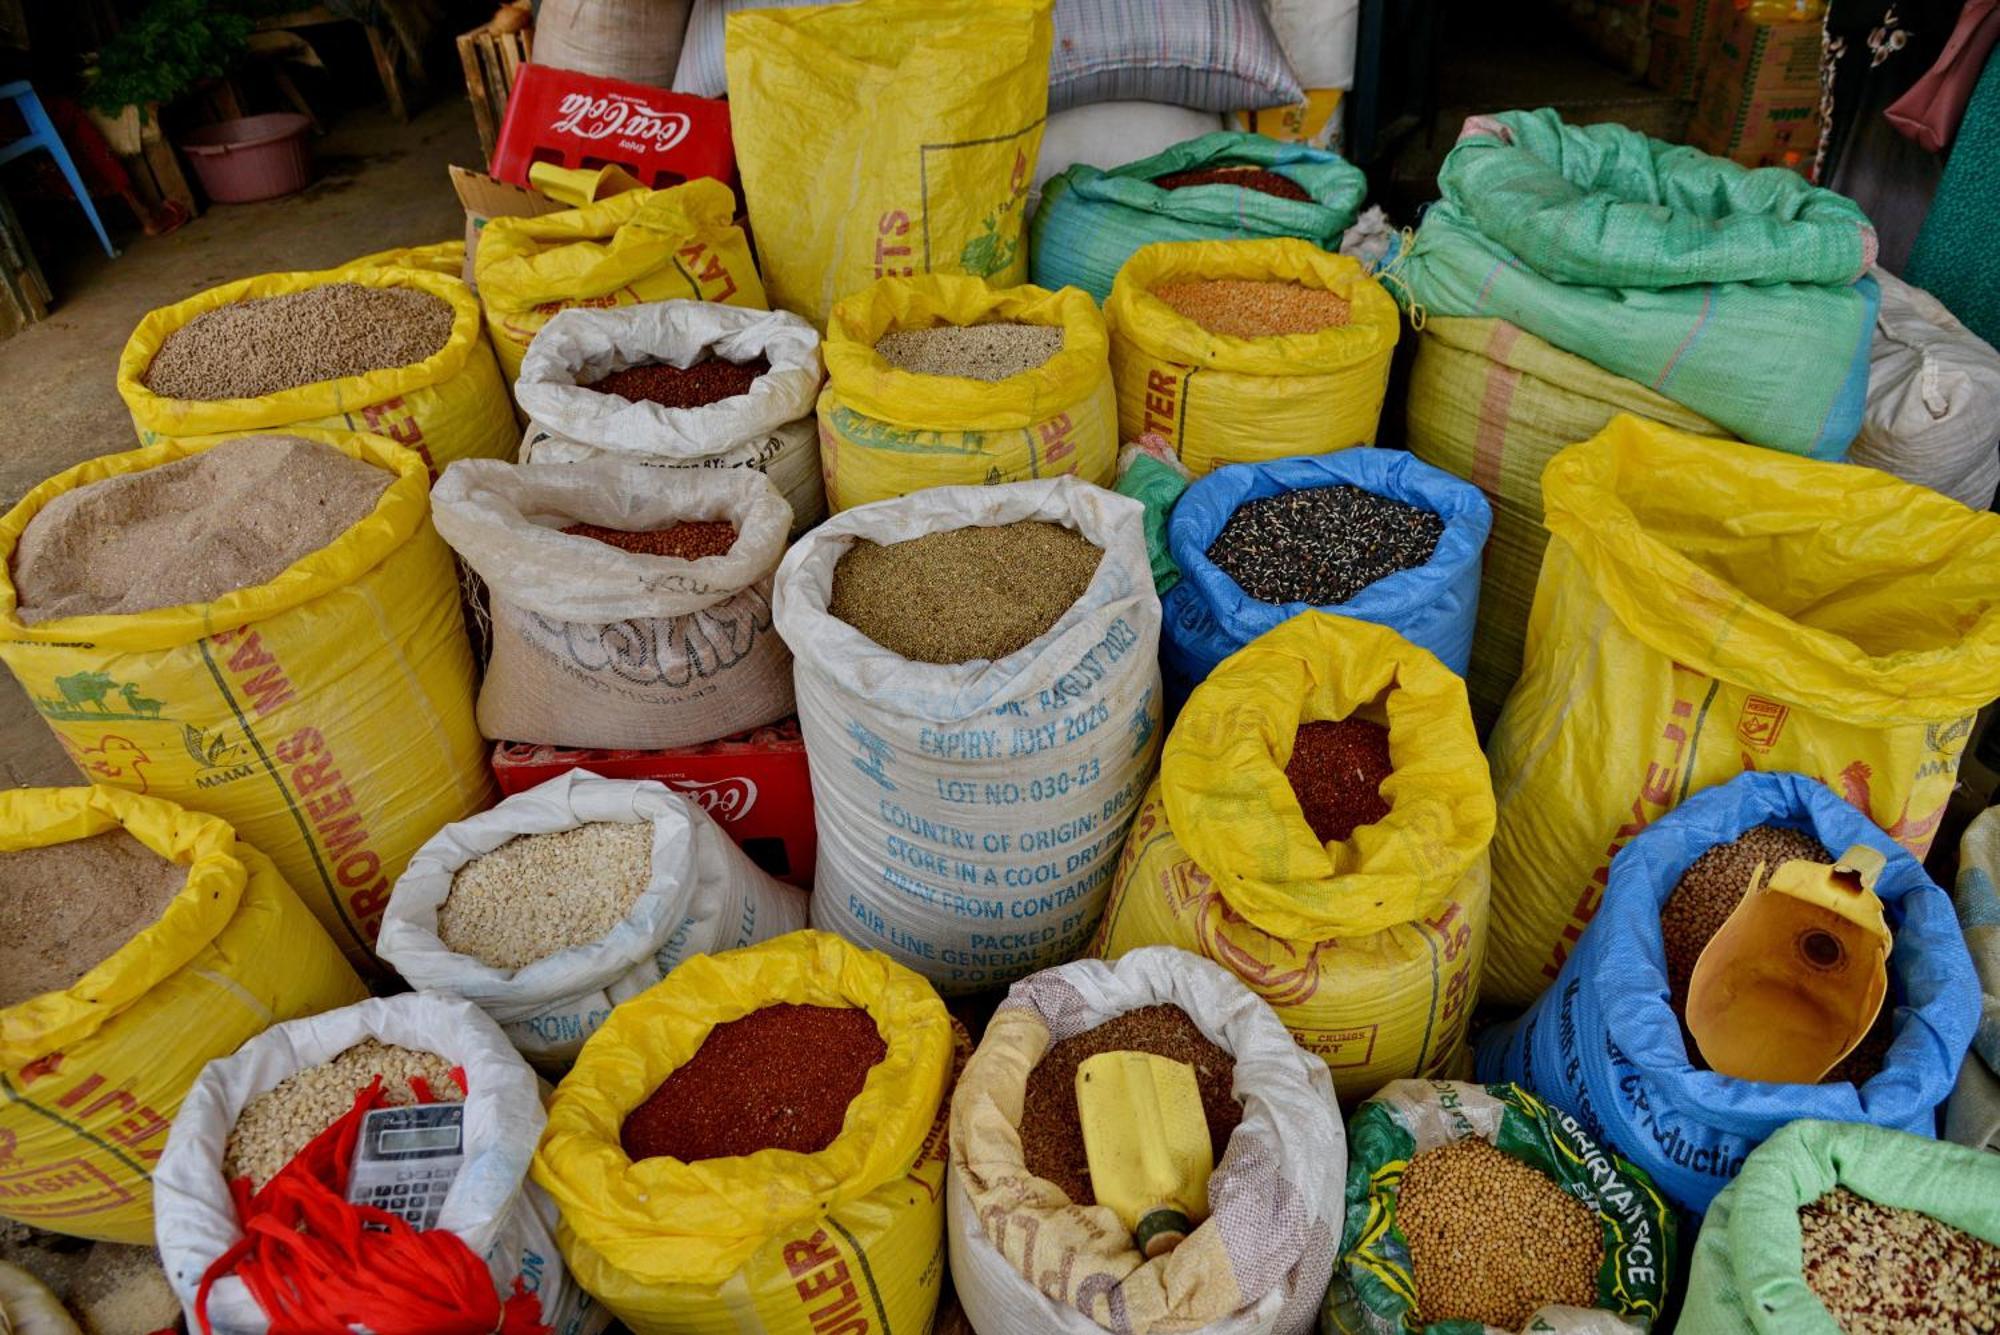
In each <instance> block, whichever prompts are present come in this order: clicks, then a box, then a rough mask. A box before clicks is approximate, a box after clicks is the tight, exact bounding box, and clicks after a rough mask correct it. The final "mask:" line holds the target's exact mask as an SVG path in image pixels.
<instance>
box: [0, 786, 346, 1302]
mask: <svg viewBox="0 0 2000 1335" xmlns="http://www.w3.org/2000/svg"><path fill="white" fill-rule="evenodd" d="M0 929H4V930H0V1002H4V1003H5V1009H0V1076H4V1079H5V1082H6V1089H7V1096H8V1097H7V1099H6V1101H5V1102H0V1145H4V1147H5V1151H6V1153H5V1155H4V1159H5V1163H6V1174H5V1177H4V1179H0V1180H4V1183H5V1185H4V1187H0V1215H5V1216H6V1217H7V1218H9V1219H15V1220H19V1221H21V1222H22V1223H27V1224H33V1225H34V1226H36V1227H37V1228H45V1229H50V1230H52V1231H55V1232H58V1233H71V1234H75V1235H77V1236H80V1237H91V1238H106V1239H109V1240H111V1241H114V1242H128V1243H147V1242H150V1241H151V1240H152V1237H153V1189H152V1184H151V1181H150V1177H151V1170H152V1164H153V1161H154V1160H155V1159H157V1158H158V1157H159V1154H160V1150H161V1148H162V1147H163V1146H164V1145H165V1143H166V1138H167V1127H168V1124H169V1123H170V1122H171V1121H172V1119H173V1116H174V1112H175V1110H176V1109H178V1108H179V1107H180V1104H181V1099H182V1097H183V1096H184V1095H185V1094H186V1093H187V1091H188V1086H189V1085H191V1084H192V1083H193V1082H194V1078H195V1076H196V1074H197V1073H198V1072H199V1071H200V1070H201V1068H202V1066H203V1064H204V1063H206V1062H208V1061H210V1060H211V1059H213V1058H216V1057H226V1056H228V1055H229V1054H230V1053H231V1052H234V1051H235V1050H236V1047H237V1045H238V1044H240V1043H242V1042H243V1041H244V1040H245V1039H247V1038H249V1037H251V1036H252V1035H254V1034H256V1033H259V1032H260V1031H262V1030H263V1029H264V1028H265V1027H266V1026H267V1025H270V1024H272V1023H273V1022H275V1021H280V1020H289V1019H293V1018H295V1017H297V1016H301V1015H310V1014H313V1013H314V1012H316V1011H322V1010H327V1009H330V1008H332V1007H335V1006H345V1005H347V1004H349V1003H350V1002H354V1001H359V1000H360V999H361V998H362V997H364V996H366V995H367V989H365V988H364V987H363V986H362V985H361V980H360V979H359V978H358V977H356V976H355V973H354V970H353V969H352V968H350V967H349V966H348V964H347V962H346V961H345V960H344V959H342V958H341V955H340V951H339V950H338V949H336V948H335V946H334V943H333V941H332V940H331V939H329V938H328V936H327V934H326V929H325V928H323V927H321V926H320V925H319V923H317V922H315V921H314V920H313V916H312V914H311V913H309V912H308V911H307V909H306V907H305V905H304V904H302V903H300V902H299V898H298V896H297V895H295V894H293V893H292V890H291V887H290V886H288V885H286V884H285V881H284V878H283V877H282V876H280V875H279V874H278V870H277V868H276V867H274V866H272V865H271V861H270V859H268V858H266V857H265V856H264V855H263V854H262V853H260V852H258V851H257V850H256V849H254V848H252V847H251V846H250V845H248V844H246V843H243V842H241V841H239V840H238V839H237V837H236V834H235V832H234V831H232V830H231V829H230V828H229V826H228V825H226V824H224V823H223V822H222V821H220V820H217V819H216V818H215V817H213V816H202V815H197V814H195V813H194V812H192V811H188V810H185V809H183V808H181V807H178V806H175V805H174V804H173V803H172V802H167V801H162V800H161V799H159V798H156V797H142V796H140V795H139V794H137V793H128V792H125V791H123V790H121V789H117V788H104V787H93V788H27V789H16V790H13V791H10V792H4V793H0ZM197 1016H198V1017H199V1021H200V1022H199V1023H190V1020H191V1018H192V1017H197ZM0 1324H4V1323H0Z"/></svg>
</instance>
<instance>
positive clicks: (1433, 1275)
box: [1320, 1080, 1677, 1335]
mask: <svg viewBox="0 0 2000 1335" xmlns="http://www.w3.org/2000/svg"><path fill="white" fill-rule="evenodd" d="M1347 1134H1348V1161H1347V1231H1346V1233H1345V1235H1344V1236H1343V1237H1342V1238H1341V1242H1340V1262H1339V1264H1338V1265H1337V1266H1336V1267H1335V1268H1334V1273H1333V1285H1332V1287H1331V1288H1330V1289H1328V1290H1327V1295H1326V1309H1325V1313H1324V1315H1323V1317H1322V1320H1321V1323H1320V1330H1321V1331H1322V1332H1323V1335H1404V1333H1405V1332H1425V1331H1430V1332H1436V1333H1437V1335H1444V1333H1445V1332H1452V1333H1453V1335H1456V1332H1460V1331H1481V1330H1483V1331H1484V1332H1486V1335H1502V1332H1507V1331H1536V1332H1546V1333H1547V1335H1634V1332H1645V1331H1647V1330H1650V1329H1652V1327H1653V1324H1654V1323H1655V1322H1657V1321H1658V1320H1659V1319H1660V1316H1661V1313H1662V1311H1663V1309H1664V1308H1665V1306H1666V1300H1667V1287H1668V1284H1669V1282H1670V1280H1671V1278H1672V1276H1673V1274H1674V1256H1675V1252H1676V1250H1677V1240H1676V1236H1675V1234H1676V1220H1675V1218H1674V1211H1673V1207H1672V1206H1670V1205H1668V1204H1667V1202H1666V1201H1665V1200H1664V1199H1663V1198H1662V1197H1661V1195H1660V1193H1659V1192H1658V1191H1657V1190H1655V1189H1654V1187H1653V1183H1652V1181H1651V1180H1650V1179H1649V1178H1648V1177H1647V1176H1646V1174H1645V1172H1644V1171H1643V1170H1641V1169H1639V1168H1637V1167H1634V1166H1633V1165H1632V1164H1630V1163H1627V1162H1626V1161H1625V1160H1624V1159H1621V1158H1619V1157H1618V1155H1617V1154H1615V1153H1614V1152H1612V1150H1611V1149H1609V1148H1608V1147H1606V1146H1605V1145H1603V1144H1601V1143H1600V1142H1599V1141H1597V1140H1595V1139H1594V1138H1593V1137H1592V1136H1591V1135H1590V1134H1589V1132H1588V1131H1586V1130H1585V1128H1583V1127H1582V1126H1580V1125H1579V1124H1578V1122H1577V1119H1576V1118H1574V1117H1572V1116H1570V1115H1569V1113H1567V1112H1566V1111H1564V1110H1563V1109H1561V1108H1559V1107H1556V1106H1554V1105H1552V1104H1547V1103H1544V1102H1542V1101H1541V1100H1540V1099H1537V1098H1535V1097H1534V1096H1533V1095H1532V1094H1529V1093H1527V1092H1526V1091H1525V1090H1522V1089H1520V1088H1519V1087H1517V1086H1514V1085H1484V1086H1481V1085H1471V1084H1463V1083H1460V1082H1457V1081H1450V1080H1397V1081H1394V1082H1393V1083H1391V1084H1389V1085H1387V1086H1385V1087H1384V1088H1383V1090H1382V1092H1381V1093H1379V1094H1377V1095H1375V1097H1373V1098H1371V1099H1369V1100H1368V1101H1367V1102H1366V1103H1364V1104H1362V1105H1361V1107H1360V1108H1359V1109H1358V1110H1356V1112H1355V1113H1354V1115H1353V1116H1352V1117H1351V1118H1350V1119H1349V1120H1348V1124H1347Z"/></svg>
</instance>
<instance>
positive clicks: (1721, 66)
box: [1703, 0, 1821, 98]
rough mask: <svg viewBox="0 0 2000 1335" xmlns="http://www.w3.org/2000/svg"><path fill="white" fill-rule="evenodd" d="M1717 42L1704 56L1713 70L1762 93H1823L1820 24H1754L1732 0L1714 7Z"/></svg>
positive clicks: (1733, 83)
mask: <svg viewBox="0 0 2000 1335" xmlns="http://www.w3.org/2000/svg"><path fill="white" fill-rule="evenodd" d="M1715 9H1716V13H1715V16H1714V34H1715V36H1714V41H1713V45H1712V46H1711V48H1710V50H1709V51H1708V53H1707V54H1706V57H1705V59H1704V62H1703V63H1704V65H1705V67H1706V68H1705V69H1704V77H1706V76H1707V75H1708V74H1709V73H1713V74H1714V75H1715V77H1716V78H1718V79H1721V80H1725V81H1726V82H1728V83H1729V84H1730V85H1732V86H1734V87H1737V88H1741V89H1743V90H1745V91H1746V92H1748V93H1751V94H1754V95H1759V96H1784V97H1794V98H1796V97H1805V96H1812V97H1815V98H1817V97H1818V96H1819V60H1820V45H1821V35H1820V25H1819V24H1817V23H1776V24H1770V25H1766V24H1762V23H1752V22H1751V21H1750V18H1749V15H1748V14H1746V13H1744V12H1743V11H1741V10H1739V9H1737V8H1736V6H1735V5H1734V4H1733V3H1727V2H1726V0H1724V2H1723V3H1718V4H1717V5H1716V6H1715Z"/></svg>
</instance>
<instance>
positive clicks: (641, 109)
mask: <svg viewBox="0 0 2000 1335" xmlns="http://www.w3.org/2000/svg"><path fill="white" fill-rule="evenodd" d="M691 126H692V122H690V121H689V120H688V117H687V114H686V113H685V112H679V111H661V110H658V109H657V108H655V107H651V106H648V105H647V104H646V103H645V102H643V101H641V100H640V99H638V98H636V97H627V96H625V95H623V94H620V93H610V94H607V95H605V96H603V97H592V96H591V95H590V94H589V93H569V94H567V95H565V96H564V97H563V100H562V102H561V103H560V104H559V105H558V106H557V107H556V119H555V122H554V124H553V125H551V126H550V127H549V128H551V129H553V130H554V131H555V132H556V133H558V134H569V135H575V136H576V137H577V138H579V139H620V140H631V139H636V140H640V141H642V142H645V143H646V145H647V147H649V148H651V149H652V150H653V151H655V152H659V153H664V152H666V151H667V150H668V149H670V148H672V147H674V146H675V145H676V144H678V143H680V142H681V140H683V139H685V138H687V137H688V130H689V129H690V128H691Z"/></svg>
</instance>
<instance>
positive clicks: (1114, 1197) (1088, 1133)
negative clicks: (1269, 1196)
mask: <svg viewBox="0 0 2000 1335" xmlns="http://www.w3.org/2000/svg"><path fill="white" fill-rule="evenodd" d="M1076 1108H1077V1115H1078V1117H1079V1119H1080V1120H1081V1122H1082V1124H1083V1149H1084V1153H1085V1154H1086V1155H1087V1156H1088V1157H1089V1160H1090V1186H1091V1190H1092V1192H1094V1193H1095V1194H1096V1196H1097V1203H1098V1204H1099V1205H1105V1206H1109V1207H1110V1208H1111V1209H1112V1211H1113V1212H1115V1213H1116V1214H1117V1216H1118V1218H1119V1220H1120V1221H1121V1222H1122V1223H1123V1224H1124V1225H1125V1227H1126V1228H1128V1229H1130V1230H1131V1232H1132V1238H1133V1241H1134V1242H1135V1243H1136V1244H1137V1245H1138V1248H1139V1250H1140V1251H1141V1252H1143V1253H1144V1254H1145V1255H1146V1256H1148V1257H1153V1256H1161V1255H1164V1254H1165V1253H1167V1252H1170V1251H1172V1250H1173V1249H1174V1248H1175V1247H1178V1246H1179V1245H1180V1244H1181V1242H1182V1241H1183V1240H1184V1239H1185V1238H1186V1237H1187V1235H1188V1234H1189V1233H1191V1232H1193V1231H1194V1227H1195V1225H1196V1224H1199V1223H1200V1222H1201V1221H1202V1220H1204V1219H1206V1218H1208V1175H1209V1173H1210V1172H1211V1171H1213V1169H1214V1166H1215V1165H1214V1162H1213V1156H1212V1154H1211V1151H1210V1149H1209V1144H1208V1119H1207V1118H1206V1117H1205V1116H1203V1114H1202V1110H1201V1086H1200V1085H1199V1084H1198V1083H1197V1082H1196V1080H1195V1074H1194V1067H1192V1066H1190V1065H1188V1064H1187V1063H1186V1062H1177V1061H1174V1060H1173V1059H1172V1058H1170V1057H1160V1056H1156V1055H1154V1054H1153V1053H1150V1052H1100V1053H1098V1054H1097V1055H1096V1056H1095V1057H1089V1058H1086V1059H1085V1060H1084V1061H1083V1062H1082V1064H1080V1065H1079V1066H1078V1067H1077V1068H1076Z"/></svg>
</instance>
